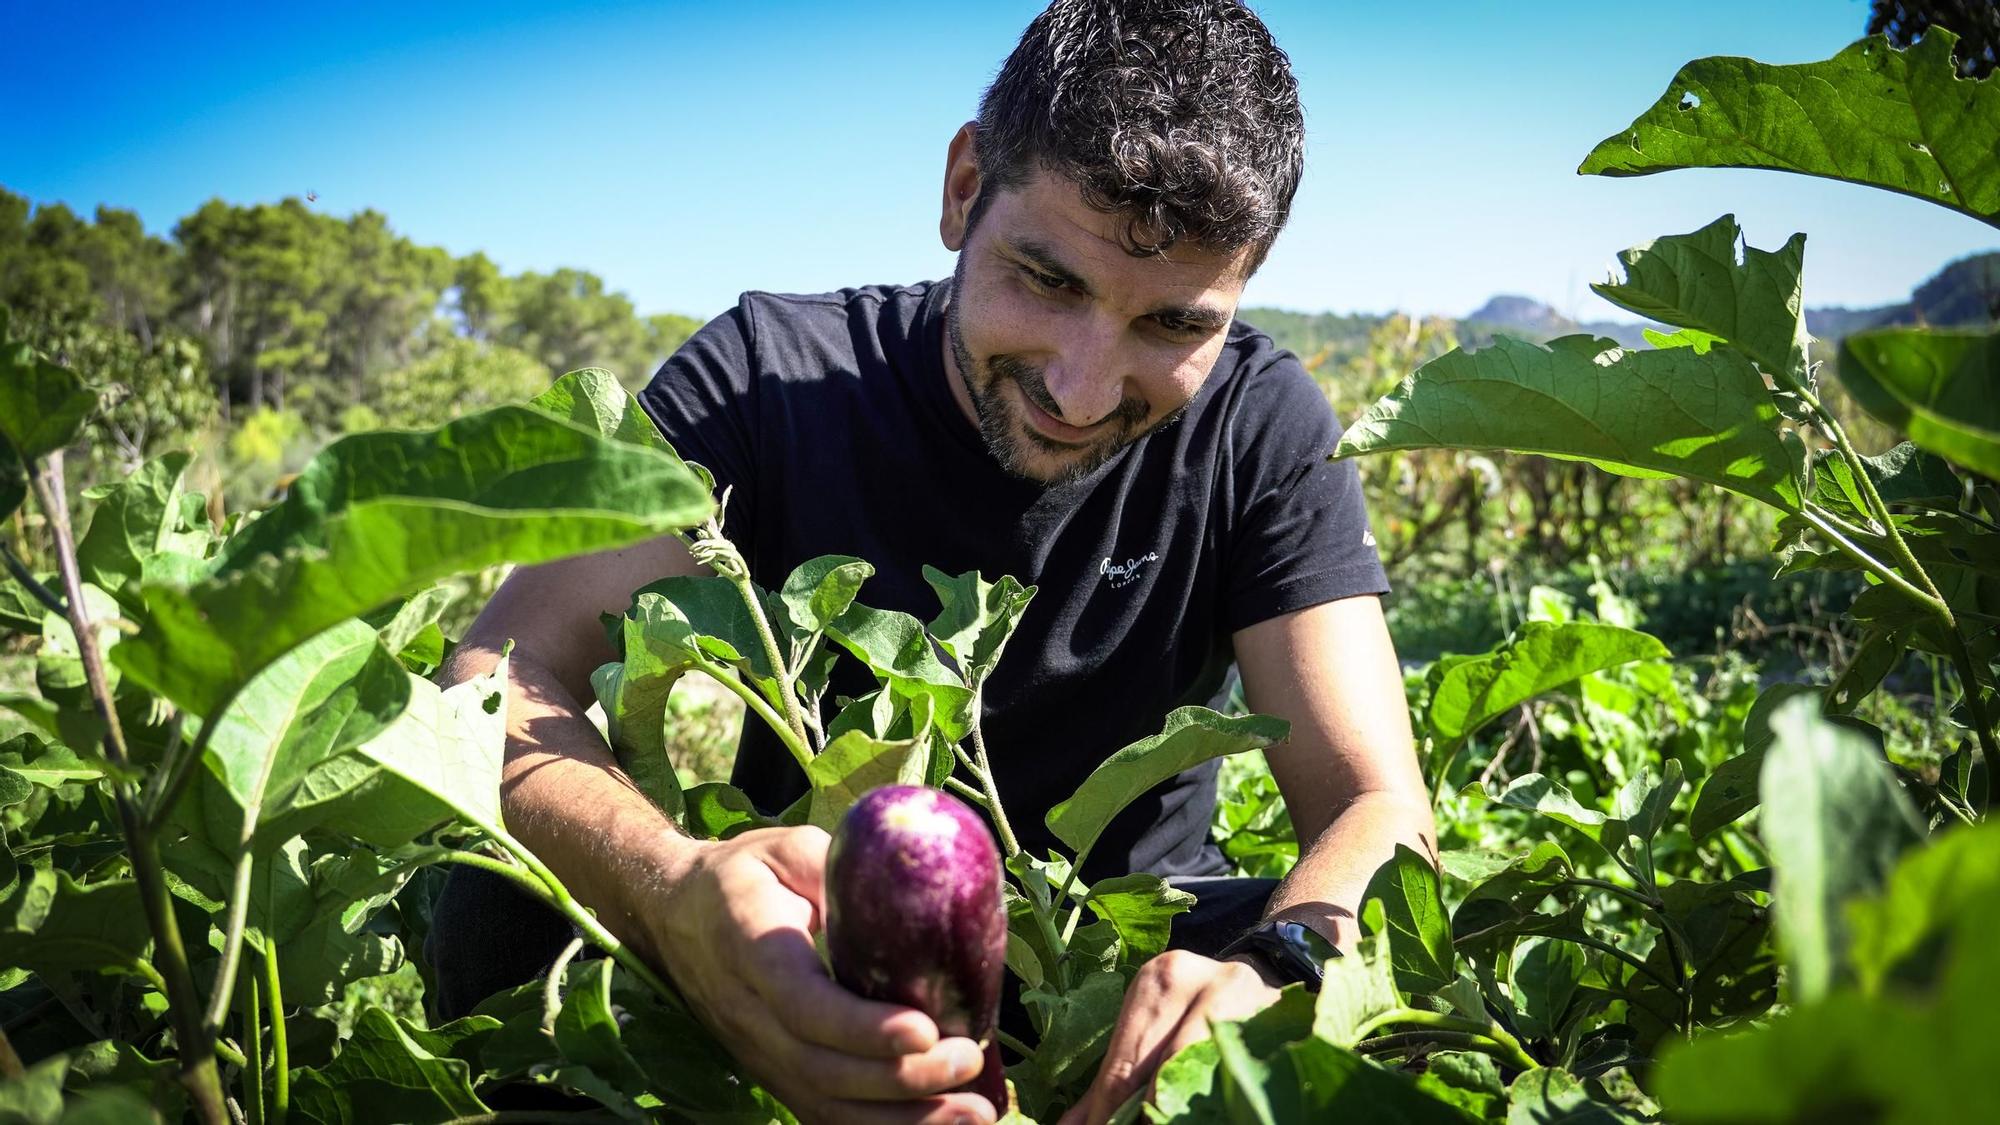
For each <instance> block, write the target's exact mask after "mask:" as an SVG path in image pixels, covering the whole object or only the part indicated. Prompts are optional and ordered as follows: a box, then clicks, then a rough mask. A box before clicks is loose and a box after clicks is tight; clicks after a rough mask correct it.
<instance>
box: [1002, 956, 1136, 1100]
mask: <svg viewBox="0 0 2000 1125" xmlns="http://www.w3.org/2000/svg"><path fill="white" fill-rule="evenodd" d="M1030 996H1033V997H1035V1002H1039V1003H1042V1004H1045V1005H1046V1006H1047V1007H1048V1011H1049V1019H1048V1030H1047V1031H1045V1032H1043V1034H1042V1041H1041V1043H1040V1044H1039V1045H1037V1047H1036V1048H1035V1067H1036V1069H1037V1070H1038V1071H1039V1072H1040V1073H1041V1074H1042V1076H1043V1077H1044V1078H1045V1079H1046V1080H1047V1081H1048V1082H1049V1083H1051V1084H1052V1085H1058V1086H1061V1085H1072V1084H1078V1083H1080V1082H1082V1081H1083V1080H1084V1079H1087V1078H1088V1077H1089V1076H1090V1069H1091V1068H1092V1067H1094V1066H1096V1065H1097V1060H1099V1059H1101V1058H1103V1057H1104V1050H1105V1048H1106V1047H1109V1046H1110V1045H1111V1031H1112V1027H1113V1025H1115V1024H1116V1023H1117V1022H1118V1010H1119V1007H1120V1005H1122V1004H1123V1003H1124V1000H1125V978H1124V977H1123V976H1121V975H1120V974H1118V973H1089V974H1087V975H1085V976H1084V978H1083V981H1082V983H1080V984H1079V985H1078V986H1077V987H1076V988H1074V989H1071V990H1070V991H1068V992H1066V993H1063V994H1061V995H1060V996H1056V995H1051V994H1049V993H1035V992H1027V993H1023V994H1022V997H1021V998H1022V1000H1023V1001H1028V1000H1029V997H1030Z"/></svg>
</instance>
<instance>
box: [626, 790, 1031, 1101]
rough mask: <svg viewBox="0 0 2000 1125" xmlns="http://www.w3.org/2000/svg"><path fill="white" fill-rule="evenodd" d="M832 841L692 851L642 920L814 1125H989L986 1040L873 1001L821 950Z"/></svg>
mask: <svg viewBox="0 0 2000 1125" xmlns="http://www.w3.org/2000/svg"><path fill="white" fill-rule="evenodd" d="M827 841H828V837H827V834H826V833H825V832H823V831H821V830H819V829H817V828H767V829H762V830H760V831H755V832H746V833H744V834H743V835H741V836H738V837H736V838H735V839H732V840H728V841H725V842H717V843H701V844H696V845H692V846H690V847H689V848H688V849H687V850H686V851H685V852H684V853H682V854H683V855H685V857H686V858H685V860H684V862H682V863H681V864H680V865H679V867H678V869H677V870H675V871H672V872H668V873H665V874H666V878H665V879H664V880H663V883H664V884H665V889H664V890H663V892H662V893H661V895H660V896H659V901H658V904H657V906H656V907H655V908H654V909H651V910H648V911H646V912H645V914H644V916H643V917H642V919H641V920H640V925H641V926H642V927H643V928H644V930H645V931H646V934H647V944H649V945H650V946H651V947H652V949H653V951H654V952H655V954H656V956H657V957H658V958H659V959H660V960H662V961H664V962H665V963H666V968H667V970H668V972H669V973H670V974H671V975H672V977H673V979H674V983H675V984H677V985H678V986H679V987H680V989H681V992H682V994H683V995H685V996H686V997H687V998H688V1000H689V1002H690V1003H692V1004H693V1005H694V1008H695V1011H696V1013H697V1014H698V1015H700V1017H701V1019H702V1021H703V1022H704V1023H705V1024H707V1025H708V1027H709V1028H711V1029H712V1030H713V1031H714V1032H715V1033H716V1035H717V1037H718V1038H720V1039H721V1040H722V1042H723V1044H724V1045H725V1046H727V1047H728V1048H729V1051H730V1053H731V1054H732V1055H734V1056H735V1058H736V1060H737V1062H738V1063H739V1064H740V1065H741V1066H742V1067H743V1069H744V1070H745V1071H747V1072H748V1073H749V1074H750V1075H751V1076H752V1077H753V1078H755V1079H756V1080H757V1081H758V1082H759V1083H760V1084H761V1085H763V1086H764V1088H765V1089H767V1090H770V1091H771V1092H772V1093H773V1094H776V1095H777V1096H778V1099H779V1100H780V1101H782V1102H784V1103H785V1105H786V1106H787V1107H788V1108H790V1109H791V1110H792V1112H794V1113H796V1114H797V1115H798V1117H799V1120H800V1121H802V1122H807V1123H809V1125H817V1123H820V1122H861V1123H867V1125H890V1123H895V1125H919V1123H922V1125H961V1123H962V1125H987V1123H989V1122H991V1121H993V1120H994V1117H995V1112H994V1107H993V1106H991V1105H989V1104H988V1103H987V1101H986V1099H985V1098H982V1097H980V1096H979V1095H977V1094H944V1093H942V1092H943V1091H946V1090H949V1089H951V1088H952V1087H954V1086H958V1085H961V1084H963V1083H964V1082H966V1081H967V1080H968V1079H970V1078H971V1077H972V1076H973V1075H975V1074H977V1073H978V1072H979V1068H980V1065H981V1063H982V1061H983V1060H982V1055H981V1052H980V1048H979V1045H978V1044H976V1043H974V1042H973V1041H972V1040H970V1039H966V1038H962V1037H958V1038H948V1039H942V1040H941V1039H939V1038H938V1029H937V1025H936V1024H935V1023H934V1022H932V1020H931V1019H930V1017H928V1016H926V1015H924V1014H923V1013H922V1012H920V1011H917V1010H916V1009H914V1008H905V1007H900V1006H898V1005H894V1004H883V1003H877V1002H874V1001H870V1000H863V999H861V998H860V997H858V996H855V995H854V994H853V993H850V992H848V991H847V990H846V989H844V988H842V987H841V986H840V985H839V984H838V983H837V982H835V981H834V980H833V979H832V978H831V977H829V976H828V975H827V972H826V969H825V967H824V966H823V965H822V964H821V963H820V959H819V954H818V953H817V952H815V951H814V948H813V938H812V935H813V932H814V931H815V930H816V929H818V927H819V924H820V920H821V918H822V916H823V907H824V897H823V893H822V889H823V885H824V873H825V867H826V848H827Z"/></svg>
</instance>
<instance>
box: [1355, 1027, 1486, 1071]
mask: <svg viewBox="0 0 2000 1125" xmlns="http://www.w3.org/2000/svg"><path fill="white" fill-rule="evenodd" d="M1423 1047H1443V1048H1446V1049H1448V1050H1453V1051H1477V1052H1479V1053H1480V1054H1482V1055H1490V1056H1492V1057H1493V1058H1495V1059H1499V1060H1500V1061H1502V1062H1505V1063H1509V1064H1511V1065H1514V1066H1519V1065H1520V1060H1519V1058H1518V1056H1516V1055H1515V1054H1514V1053H1513V1052H1512V1051H1509V1050H1508V1049H1507V1048H1506V1047H1504V1046H1502V1045H1501V1044H1500V1043H1499V1041H1497V1040H1494V1039H1490V1038H1488V1037H1486V1036H1484V1035H1478V1034H1475V1033H1473V1032H1470V1031H1398V1032H1395V1033H1394V1034H1391V1035H1378V1036H1376V1037H1375V1038H1373V1039H1366V1040H1363V1041H1362V1042H1360V1043H1357V1044H1355V1046H1354V1049H1355V1050H1356V1051H1359V1052H1360V1053H1362V1054H1364V1055H1384V1054H1388V1055H1403V1054H1409V1053H1411V1052H1412V1051H1414V1050H1416V1049H1418V1048H1423Z"/></svg>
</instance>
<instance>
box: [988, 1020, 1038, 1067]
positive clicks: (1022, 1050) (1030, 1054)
mask: <svg viewBox="0 0 2000 1125" xmlns="http://www.w3.org/2000/svg"><path fill="white" fill-rule="evenodd" d="M993 1037H994V1038H995V1039H998V1040H999V1041H1000V1045H1001V1046H1002V1047H1005V1048H1007V1049H1008V1050H1010V1051H1012V1052H1014V1053H1015V1054H1017V1055H1019V1056H1021V1057H1022V1058H1024V1059H1032V1058H1034V1057H1035V1049H1034V1048H1033V1047H1030V1046H1028V1045H1027V1044H1026V1043H1023V1042H1021V1041H1020V1040H1019V1039H1016V1038H1014V1037H1013V1036H1011V1035H1009V1034H1007V1033H1006V1032H1004V1031H1002V1030H1000V1029H999V1028H997V1027H996V1028H994V1029H993Z"/></svg>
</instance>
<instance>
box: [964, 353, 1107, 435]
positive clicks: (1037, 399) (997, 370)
mask: <svg viewBox="0 0 2000 1125" xmlns="http://www.w3.org/2000/svg"><path fill="white" fill-rule="evenodd" d="M987 366H988V367H989V368H990V369H991V370H992V372H993V374H994V375H995V376H998V377H999V378H1003V379H1012V380H1013V381H1014V383H1015V384H1016V385H1018V386H1019V387H1020V388H1021V393H1022V394H1024V395H1026V396H1027V398H1028V401H1029V402H1032V403H1034V404H1035V405H1036V406H1039V407H1041V408H1042V410H1043V411H1044V412H1046V413H1047V414H1048V416H1049V417H1051V418H1054V419H1056V420H1057V421H1061V422H1065V423H1067V424H1069V425H1075V424H1076V423H1074V422H1069V421H1068V419H1066V418H1064V417H1063V409H1062V407H1061V406H1058V405H1057V404H1056V400H1055V396H1054V395H1051V394H1050V393H1049V384H1048V380H1047V379H1046V378H1044V377H1043V375H1042V372H1041V369H1040V368H1038V367H1034V366H1032V365H1030V364H1028V363H1025V362H1023V361H1022V360H1020V359H1018V358H1016V357H1014V356H1010V355H996V356H994V357H993V358H992V359H991V360H989V361H988V362H987ZM1145 420H1146V404H1145V403H1144V402H1141V401H1140V400H1138V399H1136V398H1128V399H1125V400H1124V401H1122V402H1120V403H1119V404H1118V406H1117V409H1115V410H1113V411H1112V412H1111V413H1109V414H1107V415H1105V416H1104V417H1103V418H1102V419H1100V420H1099V423H1093V425H1096V424H1101V423H1102V422H1112V423H1114V428H1115V429H1117V430H1120V431H1123V430H1129V429H1131V428H1132V427H1134V426H1137V425H1138V424H1139V423H1140V422H1143V421H1145Z"/></svg>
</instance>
